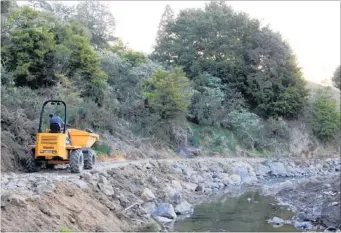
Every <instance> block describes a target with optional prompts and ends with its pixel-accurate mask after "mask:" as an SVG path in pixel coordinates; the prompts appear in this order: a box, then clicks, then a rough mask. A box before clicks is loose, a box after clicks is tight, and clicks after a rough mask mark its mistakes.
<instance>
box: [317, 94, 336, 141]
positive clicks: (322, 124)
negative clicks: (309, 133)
mask: <svg viewBox="0 0 341 233" xmlns="http://www.w3.org/2000/svg"><path fill="white" fill-rule="evenodd" d="M312 129H313V133H314V134H315V136H316V137H317V138H319V139H320V140H321V141H329V140H332V139H333V138H334V137H335V135H336V133H337V132H338V131H339V130H340V112H338V110H337V103H336V101H335V100H334V99H332V97H331V95H330V94H329V93H328V89H326V90H324V91H320V92H319V93H318V94H317V96H316V99H315V101H314V102H313V105H312Z"/></svg>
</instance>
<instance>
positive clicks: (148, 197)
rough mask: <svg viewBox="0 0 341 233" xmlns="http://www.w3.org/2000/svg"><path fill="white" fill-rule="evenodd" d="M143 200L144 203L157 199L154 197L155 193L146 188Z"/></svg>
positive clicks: (142, 196) (143, 192)
mask: <svg viewBox="0 0 341 233" xmlns="http://www.w3.org/2000/svg"><path fill="white" fill-rule="evenodd" d="M141 199H142V200H144V201H152V200H154V199H155V195H154V193H153V192H152V191H151V190H150V189H148V188H145V189H144V190H143V191H142V194H141Z"/></svg>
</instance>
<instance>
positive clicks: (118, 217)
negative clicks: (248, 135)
mask: <svg viewBox="0 0 341 233" xmlns="http://www.w3.org/2000/svg"><path fill="white" fill-rule="evenodd" d="M339 171H340V159H338V158H332V159H324V160H318V159H315V160H299V159H297V160H294V159H290V160H289V159H283V160H266V159H249V158H248V159H246V158H198V159H181V160H176V159H168V160H149V161H134V162H126V163H117V164H113V163H108V164H104V165H98V166H96V168H95V169H94V170H92V171H84V172H82V173H81V174H80V175H75V174H69V173H68V171H65V170H54V171H50V172H42V173H34V174H14V173H10V174H6V173H4V174H3V175H2V180H1V191H2V192H1V200H2V203H1V210H2V215H1V220H2V226H1V229H2V231H22V230H25V231H59V230H60V229H61V228H67V229H71V230H73V231H136V230H139V231H142V230H144V231H159V230H167V229H171V227H172V224H174V221H175V220H176V219H178V218H180V217H181V216H186V215H190V214H192V213H193V208H194V205H195V204H197V203H199V202H203V201H206V200H209V199H212V198H213V197H214V196H217V195H218V194H219V193H222V192H235V191H237V192H238V190H240V192H242V190H243V189H244V187H256V186H258V187H259V186H264V187H266V185H267V184H268V182H269V181H268V179H269V178H273V179H282V178H300V177H301V178H302V177H311V176H323V177H331V176H332V175H333V174H334V175H335V174H338V173H339ZM301 180H304V179H301ZM284 183H285V182H284ZM281 184H283V182H282V183H281ZM297 184H298V181H297ZM330 185H331V187H332V186H333V185H334V184H330ZM280 186H281V185H280V183H279V185H278V188H277V189H275V188H274V189H271V187H277V186H276V185H271V186H270V188H269V189H267V191H268V192H272V194H271V195H277V193H280V190H282V189H281V188H279V187H280ZM282 187H283V188H285V186H282ZM265 190H266V189H265ZM295 195H297V194H295ZM295 195H294V196H295ZM337 195H338V197H340V193H338V194H337ZM278 196H281V194H278ZM282 196H283V198H284V197H285V196H284V195H282ZM288 199H294V198H293V196H291V197H288ZM51 200H53V201H51ZM283 200H284V199H283ZM293 204H295V203H293ZM334 204H335V203H334ZM324 208H327V209H328V208H329V207H328V205H326V206H325V207H324ZM28 211H29V212H28ZM324 211H327V210H324ZM327 212H328V211H327ZM15 219H18V220H15ZM38 219H40V221H36V220H38Z"/></svg>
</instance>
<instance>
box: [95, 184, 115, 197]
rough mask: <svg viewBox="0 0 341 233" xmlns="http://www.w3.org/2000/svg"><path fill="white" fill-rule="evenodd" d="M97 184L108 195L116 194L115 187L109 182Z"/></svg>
mask: <svg viewBox="0 0 341 233" xmlns="http://www.w3.org/2000/svg"><path fill="white" fill-rule="evenodd" d="M97 186H98V188H99V189H100V190H101V191H102V192H103V193H104V194H105V195H107V196H112V195H114V194H115V191H114V189H113V187H112V186H111V185H109V184H104V183H98V184H97Z"/></svg>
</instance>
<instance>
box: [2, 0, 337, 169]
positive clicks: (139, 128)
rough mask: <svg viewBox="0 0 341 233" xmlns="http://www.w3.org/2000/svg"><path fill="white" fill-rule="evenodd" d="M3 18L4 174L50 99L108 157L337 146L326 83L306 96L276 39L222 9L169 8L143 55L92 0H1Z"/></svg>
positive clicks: (273, 152) (291, 58)
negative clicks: (90, 133)
mask: <svg viewBox="0 0 341 233" xmlns="http://www.w3.org/2000/svg"><path fill="white" fill-rule="evenodd" d="M1 13H2V16H1V17H2V25H1V29H2V30H1V50H2V53H1V83H2V86H1V109H2V116H1V127H2V129H1V132H2V137H1V143H2V145H1V152H2V156H1V163H2V168H3V170H12V169H16V168H17V167H18V166H19V165H20V160H21V158H23V156H25V152H24V149H25V148H26V146H27V145H28V144H30V143H33V142H34V136H35V133H36V132H37V127H38V117H39V112H40V107H41V104H42V103H43V101H44V100H47V99H51V98H54V99H62V100H64V101H65V102H66V103H67V105H68V123H69V124H71V125H72V126H73V127H75V128H79V129H85V128H91V129H93V130H94V131H95V132H97V133H99V134H100V135H101V139H102V141H101V142H100V143H99V144H97V145H96V147H95V149H96V150H97V152H99V153H102V154H107V155H122V156H124V157H128V158H141V157H162V156H165V154H167V153H172V152H171V151H179V148H188V147H189V146H196V147H200V148H201V151H202V154H203V155H211V154H220V155H226V156H231V155H248V156H292V155H295V156H300V155H302V153H303V154H307V153H308V151H315V152H316V153H318V154H319V155H322V154H323V153H327V154H330V153H337V151H338V150H339V143H338V141H337V137H338V136H339V131H340V111H339V108H337V106H338V105H339V104H338V103H337V102H336V100H338V101H339V99H340V98H334V99H333V98H330V95H333V96H334V97H335V96H336V95H335V92H331V91H330V90H328V89H327V90H324V88H321V89H323V90H322V91H320V89H319V91H317V92H316V91H314V94H313V95H310V94H311V92H310V91H309V88H307V87H306V81H305V80H304V78H303V74H302V72H301V70H300V68H299V67H298V65H297V61H296V57H295V55H294V52H293V51H292V50H291V48H290V45H289V44H288V43H287V42H285V41H284V40H283V39H282V37H281V35H280V34H279V33H275V32H273V31H272V30H271V29H270V28H268V27H261V25H260V22H259V20H257V19H253V18H251V17H250V16H248V15H247V14H245V13H237V12H236V11H234V10H233V9H232V8H231V7H229V6H228V5H227V4H226V3H224V2H216V1H213V2H210V3H209V4H207V5H206V7H205V9H186V10H182V11H180V13H179V14H178V15H177V16H176V15H174V13H173V11H172V9H171V8H170V7H169V6H167V7H166V9H165V12H164V14H163V16H162V18H161V21H160V25H159V30H158V34H157V38H156V46H155V48H154V51H153V52H152V54H149V55H146V54H143V53H140V52H138V51H133V50H131V49H130V48H128V47H127V46H126V45H125V44H124V43H123V42H122V41H121V40H120V39H119V38H117V37H115V26H116V23H115V18H114V16H113V15H112V14H111V13H110V11H109V10H108V8H107V7H105V6H103V5H102V4H101V3H100V2H98V1H86V2H85V1H84V2H80V3H79V4H78V5H76V6H75V7H68V6H65V5H62V4H60V3H56V2H46V1H30V3H29V5H27V6H23V7H19V6H18V5H17V4H16V2H15V1H1ZM127 30H129V29H127ZM315 90H316V89H315ZM333 93H334V94H333ZM338 95H340V92H338ZM335 99H336V100H335ZM55 113H56V114H60V115H61V116H62V111H56V112H55ZM46 120H47V119H46Z"/></svg>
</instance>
